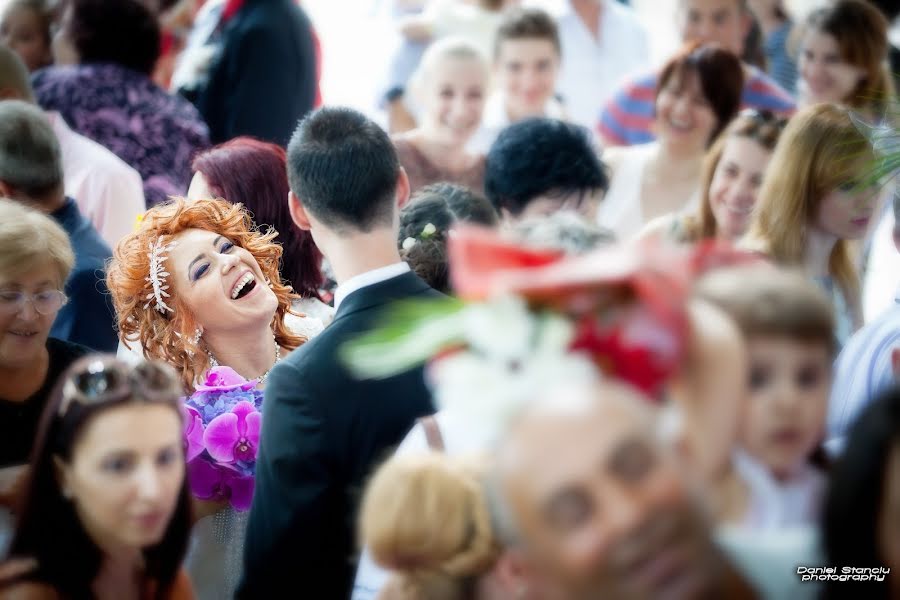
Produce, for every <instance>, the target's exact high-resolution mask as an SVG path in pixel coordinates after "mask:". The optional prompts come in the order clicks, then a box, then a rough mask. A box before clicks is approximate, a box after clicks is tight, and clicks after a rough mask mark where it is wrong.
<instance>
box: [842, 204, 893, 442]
mask: <svg viewBox="0 0 900 600" xmlns="http://www.w3.org/2000/svg"><path fill="white" fill-rule="evenodd" d="M894 245H895V246H897V248H898V250H900V193H895V194H894ZM898 380H900V290H898V294H897V296H896V298H895V300H894V305H893V306H891V307H890V308H888V309H887V310H885V311H884V312H883V313H882V314H881V316H879V317H878V318H877V319H875V320H874V321H872V322H871V323H869V324H868V325H866V326H865V327H863V328H862V329H860V330H859V331H858V332H856V334H854V336H853V337H852V338H850V340H849V341H848V342H847V344H846V345H845V346H844V349H843V350H842V351H841V354H840V356H838V359H837V362H836V363H835V367H834V385H832V388H831V399H830V400H829V403H828V442H827V448H828V450H829V452H830V453H832V454H835V453H839V452H840V450H841V446H842V445H843V439H844V436H845V435H846V434H847V430H848V429H849V428H850V426H851V425H852V424H853V421H855V420H856V417H858V416H859V415H860V413H861V412H862V411H863V409H865V407H866V406H868V405H869V404H870V403H871V402H872V401H873V400H874V399H875V398H876V397H878V395H879V394H881V393H882V392H883V391H884V390H885V389H887V388H888V387H889V386H890V385H891V384H892V383H894V382H895V381H898Z"/></svg>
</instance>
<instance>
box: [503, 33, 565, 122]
mask: <svg viewBox="0 0 900 600" xmlns="http://www.w3.org/2000/svg"><path fill="white" fill-rule="evenodd" d="M495 71H496V76H497V81H498V85H499V88H500V89H501V90H502V91H503V95H504V97H505V100H506V109H507V111H508V112H509V113H510V116H511V117H513V118H514V119H523V118H525V117H536V116H542V115H543V114H544V108H545V106H546V104H547V101H548V100H550V97H551V96H553V93H554V92H555V91H556V76H557V74H558V72H559V52H557V50H556V46H554V45H553V42H551V41H549V40H546V39H541V38H523V39H512V40H506V41H504V42H503V43H502V44H500V48H499V52H498V55H497V60H496V64H495Z"/></svg>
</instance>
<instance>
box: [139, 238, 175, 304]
mask: <svg viewBox="0 0 900 600" xmlns="http://www.w3.org/2000/svg"><path fill="white" fill-rule="evenodd" d="M162 240H163V238H162V236H159V237H158V238H156V243H155V244H150V253H149V254H148V255H147V256H148V257H150V274H149V275H148V276H147V277H145V278H144V279H145V280H146V281H149V282H150V284H151V285H152V286H153V291H152V292H150V293H149V294H147V296H146V297H145V300H147V303H146V304H145V305H144V308H145V309H147V308H150V305H151V304H155V305H154V308H155V309H156V310H158V311H159V312H160V313H162V314H166V311H168V312H171V313H173V312H175V310H174V309H173V308H172V307H171V306H169V305H168V304H166V303H165V301H164V300H163V298H171V295H170V294H169V293H168V292H167V291H166V290H167V289H169V284H167V283H166V277H168V276H169V275H170V273H169V272H168V271H166V270H165V267H164V266H163V263H164V262H166V260H167V259H168V258H169V257H168V256H167V254H166V253H167V252H169V251H170V250H171V249H172V248H173V247H174V246H175V245H176V242H169V243H168V244H165V245H163V242H162ZM154 300H155V303H154Z"/></svg>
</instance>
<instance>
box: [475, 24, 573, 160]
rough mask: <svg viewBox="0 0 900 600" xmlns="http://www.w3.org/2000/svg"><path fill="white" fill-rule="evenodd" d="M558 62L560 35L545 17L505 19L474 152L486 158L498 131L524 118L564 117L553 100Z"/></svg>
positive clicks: (561, 110)
mask: <svg viewBox="0 0 900 600" xmlns="http://www.w3.org/2000/svg"><path fill="white" fill-rule="evenodd" d="M560 58H561V54H560V41H559V32H558V31H557V29H556V23H555V22H554V21H553V18H552V17H551V16H550V15H549V14H547V13H546V12H544V11H543V10H540V9H536V8H523V9H516V10H513V11H511V12H509V13H508V14H507V16H506V17H505V18H504V20H503V22H502V23H501V24H500V28H499V29H498V30H497V37H496V41H495V42H494V68H493V70H494V84H495V92H494V93H493V94H492V95H491V96H490V97H489V98H488V100H487V102H486V104H485V107H484V115H483V117H482V126H481V130H480V131H479V132H478V133H477V134H476V135H475V139H474V140H473V141H472V145H471V147H472V149H473V150H477V151H480V152H487V149H488V148H490V146H491V144H492V143H493V142H494V140H495V139H496V138H497V134H499V133H500V130H502V129H503V128H504V127H506V126H507V125H510V124H512V123H517V122H519V121H522V120H523V119H527V118H528V117H551V118H555V119H562V118H564V117H565V114H564V111H563V107H562V104H560V102H559V101H558V100H556V99H555V98H554V94H555V93H556V81H557V77H558V75H559V66H560Z"/></svg>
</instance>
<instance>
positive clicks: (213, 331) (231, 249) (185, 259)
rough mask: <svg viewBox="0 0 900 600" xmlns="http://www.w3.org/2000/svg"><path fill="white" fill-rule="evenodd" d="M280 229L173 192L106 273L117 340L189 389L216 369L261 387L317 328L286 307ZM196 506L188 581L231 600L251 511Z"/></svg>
mask: <svg viewBox="0 0 900 600" xmlns="http://www.w3.org/2000/svg"><path fill="white" fill-rule="evenodd" d="M276 235H277V234H276V232H275V231H274V230H271V229H270V230H268V231H260V230H258V229H257V228H256V226H255V225H254V224H253V221H252V220H251V218H250V216H249V215H248V213H247V212H246V211H245V210H244V208H243V207H242V206H241V205H240V204H231V203H229V202H227V201H224V200H198V201H195V202H188V201H186V200H184V199H182V198H176V199H175V200H174V201H173V202H171V203H169V204H165V205H159V206H156V207H154V208H152V209H151V210H149V211H148V212H147V213H146V215H145V216H144V219H143V221H142V222H141V224H140V227H139V228H138V230H137V231H135V232H133V233H131V234H130V235H128V236H126V237H125V238H123V239H122V240H121V241H120V242H119V244H118V245H117V246H116V249H115V252H114V255H113V260H112V262H111V263H110V265H109V267H108V269H107V284H108V286H109V290H110V292H111V293H112V297H113V303H114V304H115V308H116V312H117V316H118V323H119V336H120V339H121V340H122V342H123V343H124V344H125V345H126V346H138V347H139V349H140V351H141V352H142V353H143V355H144V356H145V357H147V358H152V359H158V360H162V361H165V362H167V363H169V364H170V365H173V366H174V367H175V368H176V369H177V370H178V372H179V374H180V376H181V382H182V385H183V386H184V389H185V392H186V394H190V393H192V392H193V391H194V390H195V388H196V387H197V386H198V385H202V384H204V383H207V384H208V383H209V382H208V381H205V380H204V378H205V377H206V373H207V371H209V369H210V368H212V367H217V366H222V367H226V366H227V367H230V368H231V369H233V370H234V371H235V372H236V373H237V374H238V375H240V376H241V377H243V378H244V379H246V380H257V382H258V383H257V387H258V388H261V387H264V386H265V381H266V377H267V376H268V374H269V371H270V370H271V369H272V367H274V366H275V364H276V363H277V362H278V361H279V360H280V359H281V358H283V357H284V356H285V355H286V354H287V353H289V352H290V351H292V350H294V349H295V348H297V347H298V346H300V345H301V344H303V343H304V342H305V341H306V340H307V338H308V337H309V336H310V335H313V334H315V333H318V331H320V330H321V323H320V322H318V321H317V320H314V319H312V320H311V319H306V318H305V317H303V316H302V315H296V314H294V313H292V312H291V304H292V302H293V301H295V300H296V299H297V298H298V296H297V295H296V294H294V293H293V291H292V290H291V288H290V287H289V286H287V285H285V283H284V282H283V281H282V279H281V276H280V275H279V261H280V259H281V252H282V249H281V246H280V245H279V244H277V243H275V242H274V241H273V239H274V238H275V236H276ZM316 325H318V328H317V327H316ZM251 385H252V384H251ZM197 508H198V510H197V513H198V514H200V515H203V514H205V515H207V516H210V518H202V519H200V520H199V521H198V522H197V524H196V525H195V528H194V536H193V543H192V548H191V552H190V555H189V557H188V561H187V567H188V571H189V573H190V574H191V577H192V580H193V584H194V587H195V589H196V590H197V592H198V597H199V598H206V597H210V598H213V597H215V598H225V597H232V596H233V591H234V588H235V586H236V584H237V577H238V575H239V573H240V568H241V560H242V553H243V533H244V530H245V527H246V516H247V513H246V512H243V513H241V512H237V511H235V510H234V509H232V508H230V507H228V505H227V503H225V502H215V501H213V502H199V503H198V506H197Z"/></svg>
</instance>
